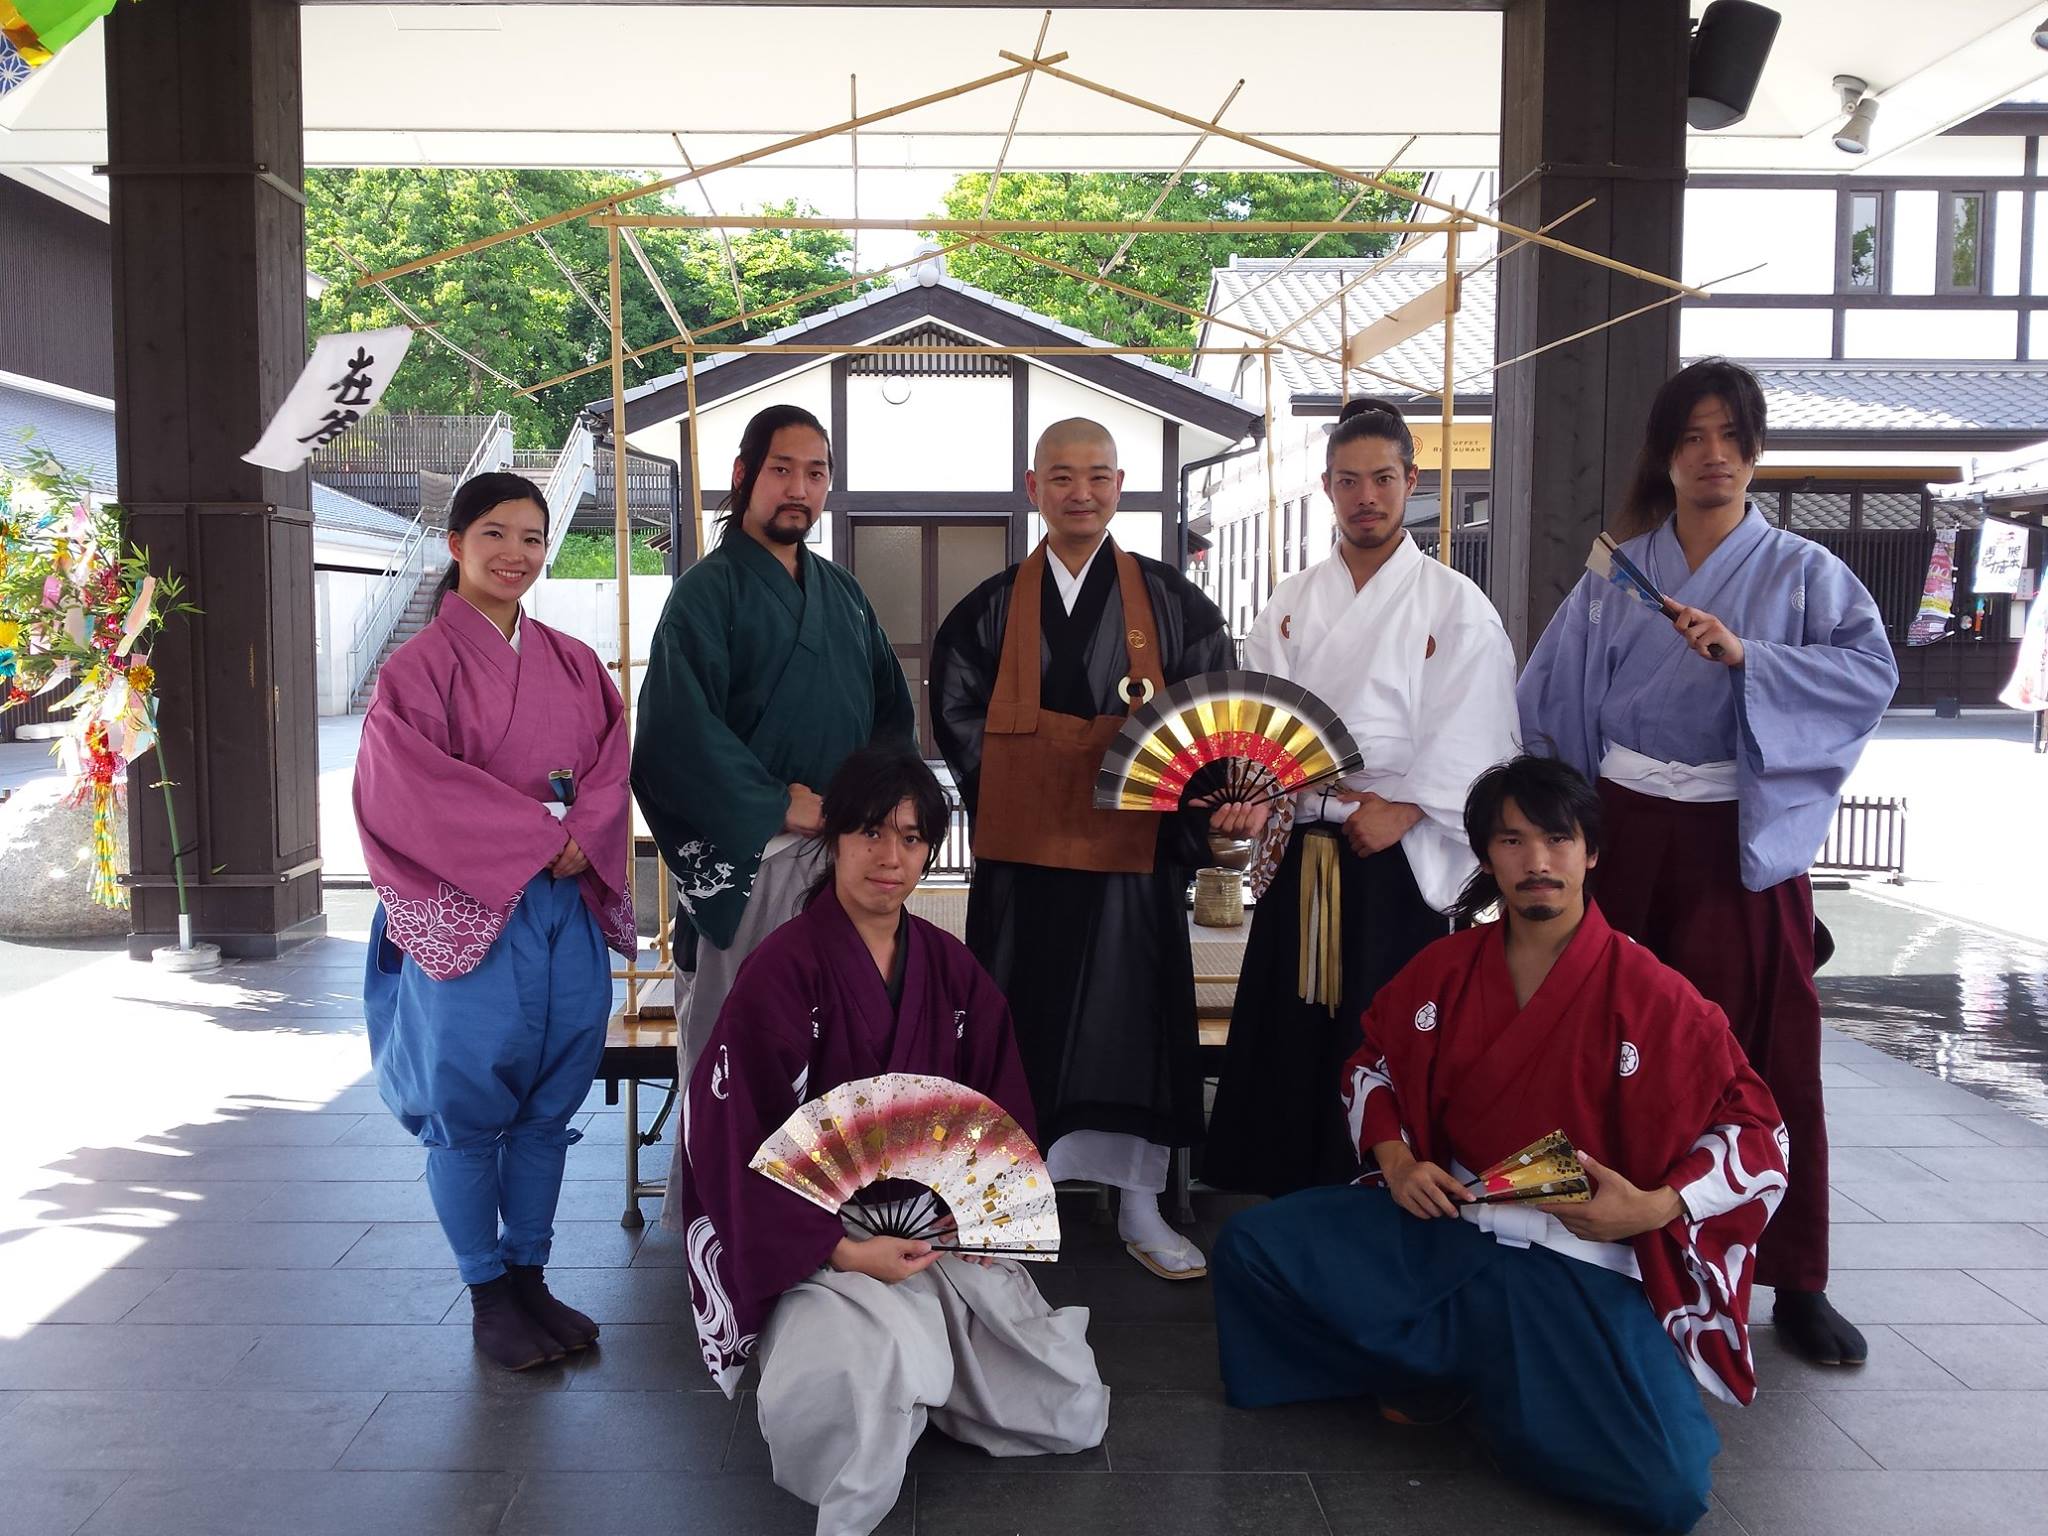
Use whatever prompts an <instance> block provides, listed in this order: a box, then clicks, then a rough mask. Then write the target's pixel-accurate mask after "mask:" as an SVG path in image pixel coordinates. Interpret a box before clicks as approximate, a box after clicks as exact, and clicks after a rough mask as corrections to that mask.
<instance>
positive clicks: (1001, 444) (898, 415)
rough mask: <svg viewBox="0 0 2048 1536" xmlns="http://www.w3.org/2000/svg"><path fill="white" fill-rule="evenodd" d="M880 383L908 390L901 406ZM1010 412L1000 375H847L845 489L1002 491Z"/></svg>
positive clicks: (1007, 476) (1007, 481)
mask: <svg viewBox="0 0 2048 1536" xmlns="http://www.w3.org/2000/svg"><path fill="white" fill-rule="evenodd" d="M1018 366H1019V367H1021V366H1023V365H1022V364H1021V363H1020V364H1018ZM885 383H887V384H890V385H893V386H896V392H897V393H902V391H903V389H904V388H905V387H907V388H908V391H909V393H908V395H907V396H905V398H904V399H903V402H902V403H901V404H900V405H892V404H890V403H889V401H888V400H887V399H885V398H884V397H883V394H882V386H883V385H884V384H885ZM1032 383H1033V384H1034V385H1035V384H1036V383H1037V380H1035V379H1034V380H1033V381H1032ZM1011 415H1012V410H1011V394H1010V380H1008V379H1006V378H908V377H904V378H894V379H886V380H885V379H881V378H874V377H869V376H866V375H857V376H855V377H853V378H849V379H848V380H847V381H846V443H845V445H844V446H843V447H842V448H841V450H840V451H841V452H843V453H844V454H845V455H846V485H847V489H848V490H854V491H1007V490H1009V489H1010V487H1011V483H1012V482H1011V473H1010V470H1011V464H1010V457H1011V444H1010V435H1011ZM1155 441H1156V438H1155ZM1153 456H1154V458H1155V459H1156V458H1157V457H1158V455H1157V452H1156V450H1155V452H1154V455H1153ZM1155 474H1156V472H1155Z"/></svg>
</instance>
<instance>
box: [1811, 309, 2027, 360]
mask: <svg viewBox="0 0 2048 1536" xmlns="http://www.w3.org/2000/svg"><path fill="white" fill-rule="evenodd" d="M2018 338H2019V316H2018V315H2017V314H2016V313H2015V312H2013V311H2011V310H2005V311H1999V310H1974V309H1962V310H1957V309H1852V310H1850V311H1849V313H1848V315H1847V317H1846V318H1845V320H1844V323H1843V328H1842V351H1843V353H1844V354H1845V355H1847V356H1849V357H1900V358H1906V357H1911V358H1947V359H1957V358H1987V359H1997V358H2003V359H2005V360H2007V361H2010V360H2011V359H2012V357H2013V353H2014V349H2015V346H2016V345H2017V342H2018Z"/></svg>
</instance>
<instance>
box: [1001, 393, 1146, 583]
mask: <svg viewBox="0 0 2048 1536" xmlns="http://www.w3.org/2000/svg"><path fill="white" fill-rule="evenodd" d="M1030 391H1031V394H1030V409H1029V411H1028V413H1027V417H1026V420H1027V424H1028V431H1027V433H1026V435H1027V436H1028V437H1029V438H1030V440H1031V441H1032V443H1034V444H1035V443H1037V441H1038V434H1039V433H1041V432H1043V431H1044V430H1045V429H1046V428H1047V427H1049V426H1051V425H1052V424H1053V423H1054V422H1056V421H1063V420H1065V419H1066V418H1067V417H1069V416H1086V417H1088V418H1089V419H1090V420H1091V421H1099V422H1101V423H1102V424H1103V425H1104V426H1105V427H1107V428H1109V435H1110V436H1111V437H1112V438H1114V439H1115V440H1116V455H1117V462H1118V463H1119V464H1120V465H1122V466H1123V471H1124V491H1125V493H1126V494H1128V493H1130V492H1132V491H1158V490H1166V489H1168V487H1166V486H1163V485H1161V484H1160V480H1159V471H1160V463H1159V459H1160V453H1161V448H1160V431H1161V428H1162V426H1163V425H1164V424H1163V423H1162V422H1161V420H1160V419H1159V417H1157V416H1156V415H1154V414H1153V413H1152V412H1150V411H1148V410H1146V409H1145V408H1144V407H1142V406H1136V405H1132V404H1131V403H1130V402H1129V401H1126V400H1119V399H1118V398H1117V397H1116V396H1114V395H1106V394H1104V393H1103V392H1102V391H1101V390H1099V389H1091V388H1089V387H1088V386H1087V385H1086V384H1082V383H1079V382H1077V381H1075V380H1073V379H1070V378H1068V377H1067V376H1066V375H1065V374H1063V373H1055V372H1054V371H1053V370H1052V369H1050V368H1039V367H1036V366H1033V367H1032V369H1031V383H1030ZM1005 462H1007V459H1006V460H1005ZM1133 547H1135V546H1133Z"/></svg>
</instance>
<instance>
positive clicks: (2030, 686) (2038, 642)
mask: <svg viewBox="0 0 2048 1536" xmlns="http://www.w3.org/2000/svg"><path fill="white" fill-rule="evenodd" d="M2038 585H2040V586H2043V587H2048V581H2044V582H2041V583H2039V584H2038ZM1998 702H1999V703H2001V704H2003V705H2005V706H2006V707H2007V708H2009V709H2048V597H2037V598H2035V599H2034V603H2033V606H2032V607H2030V608H2029V609H2028V610H2027V630H2026V633H2025V634H2024V635H2022V636H2021V637H2020V658H2019V665H2017V666H2016V667H2014V668H2013V669H2012V681H2011V682H2009V683H2007V684H2006V685H2005V692H2003V693H2001V694H2000V695H1999V696H1998Z"/></svg>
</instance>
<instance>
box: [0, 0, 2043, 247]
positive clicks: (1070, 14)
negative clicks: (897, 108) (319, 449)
mask: <svg viewBox="0 0 2048 1536" xmlns="http://www.w3.org/2000/svg"><path fill="white" fill-rule="evenodd" d="M1781 9H1782V10H1783V11H1784V12H1785V21H1784V26H1783V29H1782V30H1781V32H1780V34H1779V38H1778V43H1777V46H1776V49H1775V51H1774V52H1773V55H1772V58H1771V62H1770V66H1769V68H1768V69H1767V70H1766V72H1765V75H1764V78H1763V81H1762V84H1761V86H1760V88H1759V90H1758V93H1757V98H1756V102H1755V104H1754V106H1753V107H1752V110H1751V112H1750V115H1749V117H1748V119H1747V120H1746V121H1745V122H1743V123H1741V124H1739V125H1738V126H1737V127H1735V128H1733V129H1729V130H1725V131H1723V132H1721V133H1717V134H1697V133H1696V134H1694V135H1693V136H1692V139H1691V148H1690V160H1691V164H1692V167H1693V168H1694V169H1695V170H1737V169H1757V170H1815V171H1829V172H1839V171H1842V170H1845V169H1849V168H1851V164H1850V162H1848V161H1846V160H1845V159H1844V157H1842V156H1841V155H1840V154H1839V153H1838V152H1837V151H1835V150H1834V148H1833V147H1832V144H1831V143H1830V139H1831V136H1832V133H1833V130H1834V127H1835V125H1836V123H1837V122H1838V121H1839V113H1838V111H1837V109H1836V107H1835V96H1834V92H1833V90H1832V89H1831V87H1830V85H1829V80H1830V79H1831V77H1832V76H1834V75H1836V74H1838V73H1853V74H1858V75H1861V76H1863V77H1864V78H1865V79H1867V80H1868V81H1869V82H1870V84H1871V86H1872V88H1873V89H1874V90H1875V91H1876V92H1877V94H1878V96H1879V98H1880V102H1881V110H1880V113H1879V117H1878V131H1877V141H1876V144H1875V146H1874V149H1873V153H1872V154H1871V155H1870V156H1868V157H1867V158H1866V159H1865V160H1863V161H1861V162H1857V163H1856V164H1855V165H1854V169H1857V170H1859V171H1860V170H1864V169H1873V170H1874V169H1877V168H1879V167H1881V166H1882V165H1883V164H1884V160H1885V156H1886V154H1887V153H1888V152H1894V151H1896V150H1898V149H1900V148H1903V147H1905V146H1906V145H1909V144H1911V143H1912V142H1914V141H1916V140H1918V139H1921V138H1924V137H1925V136H1927V135H1929V134H1932V133H1936V132H1939V131H1940V130H1941V129H1942V128H1944V127H1946V126H1948V125H1950V124H1952V123H1954V122H1957V121H1959V120H1961V119H1963V118H1966V117H1969V116H1972V115H1974V114H1975V113H1976V112H1977V111H1979V110H1980V109H1982V108H1984V107H1986V106H1989V105H1992V104H1994V103H1996V102H1999V101H2003V100H2006V99H2009V98H2011V97H2014V96H2019V95H2025V94H2027V93H2028V92H2029V90H2030V88H2031V87H2032V86H2033V84H2034V82H2035V81H2037V80H2038V79H2039V78H2040V77H2042V76H2043V75H2044V74H2048V53H2043V52H2041V51H2040V50H2039V49H2036V48H2035V47H2033V46H2032V44H2031V41H2030V38H2031V33H2032V30H2033V27H2034V25H2035V24H2036V23H2038V22H2039V21H2040V20H2041V19H2042V14H2043V13H2044V11H2048V0H2027V3H2026V4H2021V3H2020V0H1943V3H1942V4H1941V5H1939V6H1931V5H1928V4H1927V3H1926V0H1781ZM1043 14H1044V12H1043V8H1042V7H1008V6H1003V5H979V6H967V7H946V6H933V5H921V4H907V5H904V4H899V5H894V6H889V5H867V4H823V5H815V6H811V7H789V6H770V5H755V6H736V5H717V4H694V3H671V4H662V3H639V4H591V5H544V4H522V3H497V4H474V5H410V4H398V5H392V4H369V3H365V0H329V3H314V0H309V3H307V4H306V5H305V7H304V47H305V58H306V75H305V121H306V149H307V158H308V161H309V162H310V163H312V164H315V165H498V166H589V167H623V168H640V169H649V170H653V171H656V172H660V173H672V172H675V171H679V170H681V169H682V150H679V148H678V146H677V143H676V139H675V137H673V135H678V134H679V135H680V136H681V138H682V142H683V146H684V147H685V148H686V149H687V151H688V153H689V154H690V155H691V156H692V157H694V158H695V160H696V161H697V163H698V164H700V165H701V164H706V163H710V162H714V161H717V160H720V159H722V158H725V157H728V156H731V155H735V154H740V153H744V152H746V151H749V150H753V149H756V148H759V147H761V146H763V145H766V144H769V143H772V142H775V141H776V140H778V139H781V138H785V137H791V136H794V135H798V134H802V133H806V132H810V131H813V130H816V129H819V128H824V127H829V126H830V125H832V124H834V123H836V122H838V121H840V120H842V119H844V118H845V117H847V116H848V115H850V113H849V97H850V95H851V93H852V91H853V90H854V89H856V88H857V92H858V100H859V105H860V107H861V108H862V109H863V110H866V111H872V110H874V109H876V108H879V107H882V106H885V105H888V104H892V103H895V102H899V101H904V100H907V99H911V98H914V97H917V96H920V95H923V94H926V93H930V92H937V91H943V90H946V89H947V88H949V87H952V86H955V85H958V84H961V83H963V82H965V81H968V80H971V79H974V78H976V77H978V76H982V75H986V74H990V73H993V72H995V71H997V70H1000V69H1002V68H1004V67H1005V64H1004V61H1003V60H1002V59H1001V58H1000V57H999V56H998V55H999V50H1003V49H1009V50H1012V51H1016V52H1022V53H1029V52H1030V51H1031V50H1032V48H1033V45H1034V41H1035V40H1036V38H1037V36H1038V32H1039V26H1040V23H1041V19H1042V17H1043ZM1045 48H1046V50H1047V51H1048V52H1052V51H1065V52H1067V53H1068V54H1069V55H1070V57H1069V59H1068V61H1067V62H1066V64H1065V65H1064V66H1063V67H1065V68H1067V69H1069V70H1072V71H1074V72H1075V73H1077V74H1081V75H1085V76H1088V77H1090V78H1092V79H1095V80H1099V81H1102V82H1105V83H1108V84H1111V85H1114V86H1116V87H1117V88H1119V89H1120V90H1123V91H1125V92H1128V93H1131V94H1134V95H1137V96H1140V97H1145V98H1149V99H1152V100H1156V101H1159V102H1163V103H1165V104H1167V105H1169V106H1173V107H1175V108H1177V109H1179V110H1181V111H1183V112H1187V113H1191V114H1195V115H1198V116H1200V117H1203V118H1207V117H1208V116H1210V115H1211V114H1213V113H1214V112H1215V111H1216V110H1217V109H1218V107H1219V106H1220V105H1221V104H1222V103H1223V101H1224V98H1225V97H1226V96H1227V95H1228V94H1229V93H1230V91H1231V89H1232V87H1233V85H1234V84H1235V83H1236V82H1237V81H1238V80H1239V79H1240V78H1242V79H1243V81H1244V85H1243V88H1242V90H1241V91H1240V92H1239V94H1238V95H1237V97H1236V100H1235V101H1234V102H1233V103H1232V105H1231V107H1230V110H1229V112H1228V114H1227V116H1226V117H1225V118H1224V123H1225V125H1226V126H1228V127H1232V128H1235V129H1238V130H1240V131H1243V132H1248V133H1252V134H1256V135H1259V136H1261V137H1265V138H1270V139H1273V140H1277V141H1279V142H1282V143H1285V144H1287V145H1289V146H1291V147H1293V148H1295V149H1298V150H1300V151H1302V152H1305V153H1307V154H1311V155H1314V156H1317V157H1319V158H1322V159H1325V160H1329V161H1333V162H1336V163H1339V164H1343V165H1348V166H1353V167H1357V168H1362V169H1368V170H1374V169H1378V168H1379V167H1380V166H1381V165H1383V164H1384V163H1385V162H1386V161H1388V160H1389V159H1390V158H1392V157H1393V156H1394V155H1395V154H1396V153H1397V152H1398V151H1400V149H1401V147H1402V145H1403V143H1404V142H1405V141H1406V140H1407V139H1408V137H1409V136H1410V135H1411V134H1413V135H1415V136H1416V142H1415V143H1414V144H1413V145H1412V146H1411V147H1409V148H1408V149H1407V151H1406V155H1405V158H1404V160H1403V162H1402V163H1403V164H1405V165H1408V166H1412V167H1415V168H1480V167H1490V166H1492V165H1493V164H1494V163H1495V158H1496V150H1497V145H1496V129H1497V126H1498V118H1499V89H1498V79H1499V72H1500V17H1499V15H1498V14H1496V13H1495V11H1494V10H1493V9H1492V8H1489V7H1487V6H1484V5H1478V6H1468V7H1466V8H1462V9H1453V10H1420V9H1413V8H1407V7H1405V6H1397V7H1391V8H1390V7H1387V6H1379V5H1373V4H1372V3H1371V0H1354V8H1346V7H1343V6H1322V7H1318V8H1314V9H1305V8H1304V9H1296V8H1291V7H1286V6H1278V5H1273V4H1270V3H1265V4H1257V5H1256V6H1254V7H1253V8H1245V7H1232V6H1228V5H1217V4H1191V5H1189V6H1188V7H1187V8H1174V7H1172V6H1170V5H1152V6H1145V7H1141V8H1118V7H1112V6H1103V5H1085V6H1076V5H1066V6H1060V7H1057V8H1056V9H1055V11H1054V14H1053V17H1052V20H1051V24H1050V27H1049V30H1048V32H1047V35H1046V39H1045ZM1018 97H1019V85H1018V83H1017V82H1014V81H1011V82H1005V83H1003V84H1000V85H995V86H991V87H988V88H985V89H982V90H979V91H975V92H972V93H970V94H967V95H964V96H959V97H956V98H954V99H951V100H948V101H944V102H941V103H938V104H936V105H933V106H931V107H927V108H923V109H920V110H919V111H917V112H916V113H913V114H910V115H907V116H905V117H902V118H900V119H897V120H894V121H891V122H887V123H882V124H878V125H876V126H874V127H872V128H869V129H866V130H864V131H863V132H862V133H861V134H860V136H859V140H858V156H859V164H860V167H861V172H860V183H859V195H860V205H861V211H862V212H863V213H867V214H870V215H878V214H887V215H901V216H905V217H908V216H911V215H914V214H918V213H924V212H928V211H929V210H930V208H931V206H932V204H933V203H934V201H935V191H936V190H937V189H942V188H943V187H944V186H945V184H946V183H947V182H948V181H949V180H950V179H951V177H952V176H953V175H955V174H957V173H958V172H960V171H963V170H972V169H985V168H987V167H988V166H990V165H992V164H993V163H994V162H995V160H996V158H997V156H998V154H999V153H1001V152H1002V148H1003V143H1004V137H1005V133H1006V131H1007V130H1008V128H1009V126H1010V122H1011V119H1012V115H1013V114H1017V115H1018V123H1017V131H1016V135H1015V139H1014V142H1013V143H1012V144H1011V146H1010V149H1009V152H1008V158H1007V164H1008V165H1009V166H1010V167H1011V168H1013V169H1019V170H1027V169H1077V170H1078V169H1097V168H1104V169H1107V168H1114V169H1137V170H1162V169H1171V168H1172V167H1174V166H1177V165H1179V164H1180V162H1181V159H1182V157H1183V156H1184V155H1185V154H1186V153H1187V151H1188V149H1189V147H1190V146H1191V145H1192V144H1193V143H1194V134H1193V132H1192V131H1191V130H1189V129H1188V128H1186V127H1184V126H1181V125H1177V124H1175V123H1172V122H1168V121H1165V120H1163V119H1160V118H1157V117H1154V116H1152V115H1150V114H1148V113H1146V112H1144V111H1142V110H1140V109H1138V108H1136V107H1132V106H1129V105H1125V104H1123V103H1120V102H1116V101H1111V100H1107V99H1104V98H1103V97H1100V96H1097V95H1093V94H1090V93H1088V92H1086V91H1083V90H1081V89H1079V88H1077V87H1074V86H1071V85H1067V84H1064V83H1062V82H1060V81H1056V80H1052V79H1049V78H1045V77H1038V78H1036V79H1035V80H1034V81H1033V83H1032V85H1031V88H1030V90H1029V93H1028V95H1027V96H1026V97H1025V99H1024V102H1023V106H1022V110H1021V113H1018ZM104 120H105V91H104V60H103V56H102V52H101V47H100V36H99V32H98V30H97V29H95V31H94V32H92V33H90V34H88V35H87V36H85V37H83V38H81V39H80V40H79V41H78V42H77V43H76V44H74V45H73V46H72V47H70V48H69V49H67V50H65V51H64V52H63V53H62V54H60V55H59V57H58V58H57V59H56V60H55V61H54V62H53V63H52V64H51V65H50V66H49V67H47V68H46V69H44V70H42V71H39V72H38V75H37V77H36V78H35V79H33V80H31V82H30V83H29V84H28V85H26V86H24V87H22V88H21V89H18V90H16V91H14V92H12V93H10V94H9V95H7V96H6V97H4V98H0V165H6V164H12V165H45V166H47V165H65V164H69V165H87V164H92V163H94V162H97V161H101V160H104V158H105V155H106V145H105V131H104ZM854 153H855V148H854V145H853V144H852V142H851V141H850V140H849V139H848V138H846V137H845V136H843V135H842V136H835V137H831V138H826V139H821V140H819V141H818V142H816V143H813V144H810V145H807V146H804V147H802V148H799V149H796V150H793V151H790V152H787V153H785V154H783V155H780V156H778V157H777V158H776V159H775V160H774V161H773V162H772V163H771V165H769V166H764V167H762V168H759V169H751V168H750V169H748V170H745V171H734V172H726V173H721V174H720V175H719V176H718V177H716V178H714V179H713V180H712V182H711V191H712V194H713V196H714V198H716V199H719V200H721V201H723V202H724V203H725V204H727V205H728V206H735V205H741V204H749V205H751V204H758V203H759V202H761V201H764V200H766V199H768V198H773V197H785V196H799V197H802V198H804V199H805V200H806V201H808V202H810V203H811V204H812V205H813V206H814V207H817V208H818V209H820V210H821V211H825V212H828V213H836V212H849V211H851V209H852V206H853V197H854V180H853V175H852V170H851V167H852V161H853V155H854ZM1195 163H1196V164H1197V165H1199V166H1207V167H1213V168H1219V169H1220V168H1264V167H1272V166H1275V165H1278V164H1281V163H1282V162H1278V161H1276V160H1274V159H1273V158H1272V157H1270V156H1267V155H1264V154H1262V153H1259V152H1257V151H1254V150H1250V149H1247V148H1245V147H1243V146H1240V145H1237V144H1234V143H1231V142H1229V141H1227V140H1220V139H1214V138H1212V139H1210V140H1209V142H1208V143H1207V144H1206V145H1205V146H1204V147H1203V148H1202V150H1201V151H1200V153H1199V155H1198V156H1197V158H1196V162H1195Z"/></svg>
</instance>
